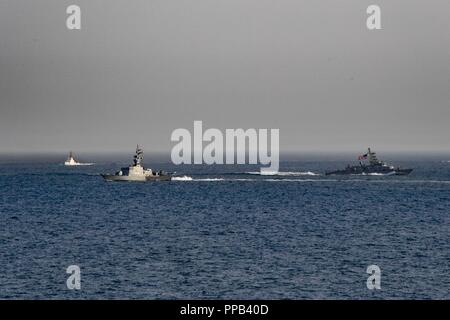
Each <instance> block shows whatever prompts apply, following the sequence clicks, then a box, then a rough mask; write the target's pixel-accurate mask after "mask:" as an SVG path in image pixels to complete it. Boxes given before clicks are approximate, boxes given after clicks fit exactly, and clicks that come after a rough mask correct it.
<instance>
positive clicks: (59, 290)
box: [0, 159, 450, 299]
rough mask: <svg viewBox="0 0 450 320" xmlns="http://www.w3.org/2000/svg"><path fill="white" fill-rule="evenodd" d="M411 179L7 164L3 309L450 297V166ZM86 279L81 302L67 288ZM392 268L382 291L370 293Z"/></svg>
mask: <svg viewBox="0 0 450 320" xmlns="http://www.w3.org/2000/svg"><path fill="white" fill-rule="evenodd" d="M448 160H449V159H437V160H426V161H425V160H417V161H412V160H411V161H408V162H402V163H396V164H400V165H402V166H407V167H413V168H414V171H413V173H412V174H411V175H410V176H407V177H396V176H388V177H384V176H375V177H373V176H372V177H371V176H352V177H333V176H325V175H323V172H324V171H325V170H327V169H332V168H339V167H342V166H343V165H345V163H340V162H329V161H324V162H320V161H319V162H317V161H291V162H285V163H282V164H281V168H280V170H281V171H282V172H283V173H282V174H280V175H271V176H261V175H259V174H258V172H257V171H258V168H257V167H250V166H248V167H247V166H181V167H174V166H172V165H170V164H159V165H158V164H154V165H152V166H157V167H158V168H164V169H166V170H168V171H177V178H176V180H175V181H172V182H160V183H157V182H156V183H155V182H153V183H112V182H105V181H103V180H102V178H101V177H100V176H99V174H100V173H102V172H113V171H114V169H115V168H117V167H119V166H120V165H121V163H117V164H112V163H108V162H101V163H98V164H96V165H93V166H82V167H64V166H61V165H60V164H57V163H51V162H40V163H22V164H21V163H18V162H8V161H6V162H4V163H2V164H0V248H1V251H0V265H1V266H2V269H1V271H0V298H3V299H4V298H148V299H154V298H160V299H161V298H162V299H177V298H186V299H189V298H236V299H259V298H269V299H278V298H287V299H300V298H338V299H339V298H343V299H348V298H357V299H360V298H363V299H364V298H417V299H421V298H437V299H442V298H446V299H449V298H450V293H449V292H450V265H449V264H450V163H449V162H447V161H448ZM73 264H76V265H79V266H80V267H81V283H82V289H81V290H80V291H71V290H68V289H67V288H66V279H67V276H68V275H67V274H66V273H65V270H66V268H67V266H69V265H73ZM371 264H376V265H378V266H379V267H380V268H381V271H382V277H381V279H382V280H381V286H382V289H381V290H379V291H370V290H368V289H367V287H366V279H367V277H368V276H369V275H368V274H366V268H367V266H368V265H371Z"/></svg>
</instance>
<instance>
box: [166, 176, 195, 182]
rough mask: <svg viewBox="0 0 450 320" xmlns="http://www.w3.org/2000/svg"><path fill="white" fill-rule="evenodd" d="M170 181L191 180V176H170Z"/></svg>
mask: <svg viewBox="0 0 450 320" xmlns="http://www.w3.org/2000/svg"><path fill="white" fill-rule="evenodd" d="M171 180H172V181H192V180H194V179H192V177H189V176H182V177H172V179H171Z"/></svg>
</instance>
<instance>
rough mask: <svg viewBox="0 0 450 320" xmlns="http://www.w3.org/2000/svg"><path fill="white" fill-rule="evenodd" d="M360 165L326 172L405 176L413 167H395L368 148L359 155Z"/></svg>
mask: <svg viewBox="0 0 450 320" xmlns="http://www.w3.org/2000/svg"><path fill="white" fill-rule="evenodd" d="M358 160H359V165H358V166H350V165H348V166H347V167H346V168H345V169H342V170H336V171H330V172H326V173H325V174H326V175H352V174H362V175H365V174H367V175H396V176H399V175H400V176H405V175H408V174H410V173H411V171H412V170H413V169H402V168H400V167H396V168H395V167H393V166H390V165H387V164H386V163H384V162H383V161H380V160H378V158H377V155H376V153H375V152H372V151H371V150H370V148H368V150H367V153H366V154H364V155H361V156H359V157H358ZM362 160H368V161H369V164H364V163H362V162H361V161H362Z"/></svg>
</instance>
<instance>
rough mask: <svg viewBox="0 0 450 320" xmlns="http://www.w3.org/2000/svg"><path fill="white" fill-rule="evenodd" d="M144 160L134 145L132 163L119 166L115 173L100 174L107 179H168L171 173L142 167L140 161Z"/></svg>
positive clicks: (141, 153)
mask: <svg viewBox="0 0 450 320" xmlns="http://www.w3.org/2000/svg"><path fill="white" fill-rule="evenodd" d="M143 160H144V152H143V151H142V149H141V148H140V147H139V145H138V146H137V147H136V154H135V155H134V158H133V164H132V165H131V166H129V167H126V168H121V169H120V170H119V171H117V172H116V173H115V174H102V177H103V178H104V179H105V180H107V181H141V182H145V181H170V180H171V179H172V175H171V174H169V173H166V172H164V171H162V170H160V171H153V170H152V169H147V168H144V167H143V165H142V161H143Z"/></svg>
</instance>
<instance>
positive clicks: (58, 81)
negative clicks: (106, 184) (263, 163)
mask: <svg viewBox="0 0 450 320" xmlns="http://www.w3.org/2000/svg"><path fill="white" fill-rule="evenodd" d="M70 4H77V5H79V6H80V7H81V9H82V29H81V30H79V31H69V30H67V28H66V25H65V22H66V17H67V15H66V12H65V11H66V7H67V6H68V5H70ZM369 4H378V5H380V6H381V9H382V16H381V19H382V28H383V29H382V30H376V31H369V30H367V29H366V17H367V15H366V8H367V6H368V5H369ZM449 14H450V1H448V0H428V1H425V0H420V1H418V0H417V1H416V0H404V1H400V0H397V1H392V0H383V1H382V0H370V1H365V0H341V1H336V0H325V1H324V0H321V1H318V0H307V1H306V0H305V1H301V0H292V1H288V0H189V1H188V0H186V1H184V0H158V1H155V0H142V1H138V0H133V1H113V0H108V1H106V0H105V1H100V0H97V1H80V0H77V1H75V0H72V1H61V0H54V1H47V0H39V1H29V0H1V1H0V152H13V151H21V150H28V151H67V150H78V151H92V150H98V151H119V150H131V152H132V151H133V149H134V147H135V145H136V143H140V144H142V145H143V146H144V147H145V149H146V151H147V153H151V151H152V150H155V151H163V152H169V151H170V150H171V147H172V146H173V145H174V143H171V142H170V134H171V133H172V131H173V130H174V129H176V128H188V129H191V128H192V126H193V121H194V120H203V122H204V126H205V127H215V128H220V129H225V128H239V127H243V128H279V129H280V146H281V150H282V151H300V152H301V151H304V150H327V149H332V150H336V149H340V148H342V149H344V150H355V151H357V152H360V151H363V150H364V149H365V148H366V147H367V146H369V145H370V146H373V147H374V148H375V149H377V150H396V149H398V150H443V151H448V150H449V149H450V143H449V136H450V125H449V120H450V19H449Z"/></svg>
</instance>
